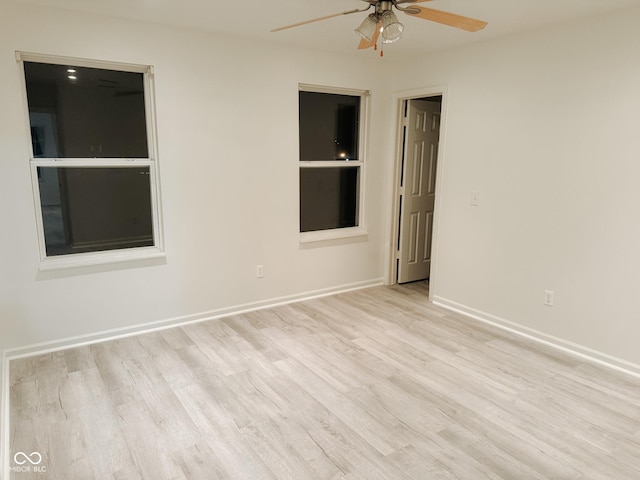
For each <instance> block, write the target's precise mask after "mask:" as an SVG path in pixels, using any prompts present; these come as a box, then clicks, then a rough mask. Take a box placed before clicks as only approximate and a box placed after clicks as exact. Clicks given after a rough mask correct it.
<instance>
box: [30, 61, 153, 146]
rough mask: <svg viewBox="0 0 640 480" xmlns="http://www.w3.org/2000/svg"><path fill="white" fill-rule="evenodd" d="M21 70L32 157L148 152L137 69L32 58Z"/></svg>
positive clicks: (142, 92) (141, 93) (141, 80)
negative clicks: (43, 61) (50, 63)
mask: <svg viewBox="0 0 640 480" xmlns="http://www.w3.org/2000/svg"><path fill="white" fill-rule="evenodd" d="M68 70H74V72H69V71H68ZM24 71H25V80H26V86H27V101H28V106H29V119H30V123H31V142H32V145H33V156H34V157H46V158H147V157H148V156H149V153H148V148H147V124H146V119H145V118H146V117H145V102H144V76H143V74H142V73H132V72H118V71H113V70H104V69H99V68H86V67H75V66H67V65H49V64H46V63H33V62H25V64H24ZM70 76H73V77H75V79H71V78H69V77H70Z"/></svg>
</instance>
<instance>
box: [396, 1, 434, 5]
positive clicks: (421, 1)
mask: <svg viewBox="0 0 640 480" xmlns="http://www.w3.org/2000/svg"><path fill="white" fill-rule="evenodd" d="M431 1H433V0H397V1H396V3H398V4H399V3H424V2H431Z"/></svg>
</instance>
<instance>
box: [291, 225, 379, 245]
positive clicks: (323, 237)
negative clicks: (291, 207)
mask: <svg viewBox="0 0 640 480" xmlns="http://www.w3.org/2000/svg"><path fill="white" fill-rule="evenodd" d="M368 237H369V234H368V233H367V231H366V230H364V229H362V228H360V227H352V228H336V229H333V230H318V231H316V232H302V233H300V244H301V245H305V246H307V245H313V244H320V245H325V244H338V243H341V242H340V240H351V239H352V240H361V241H366V240H367V239H368Z"/></svg>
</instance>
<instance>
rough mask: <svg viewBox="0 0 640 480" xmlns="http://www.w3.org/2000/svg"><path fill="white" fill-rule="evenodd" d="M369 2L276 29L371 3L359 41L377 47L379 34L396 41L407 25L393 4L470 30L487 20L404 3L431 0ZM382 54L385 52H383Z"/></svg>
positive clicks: (319, 18)
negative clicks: (401, 21)
mask: <svg viewBox="0 0 640 480" xmlns="http://www.w3.org/2000/svg"><path fill="white" fill-rule="evenodd" d="M362 1H363V2H366V3H368V4H369V5H368V6H367V7H365V8H361V9H358V8H355V9H353V10H346V11H344V12H339V13H334V14H331V15H325V16H323V17H318V18H313V19H311V20H305V21H303V22H298V23H292V24H291V25H285V26H283V27H278V28H274V29H273V30H271V31H272V32H279V31H281V30H286V29H288V28H294V27H299V26H301V25H306V24H308V23H314V22H319V21H321V20H327V19H329V18H333V17H338V16H340V15H350V14H352V13H358V12H366V11H367V10H369V9H370V8H371V7H373V8H374V12H373V13H371V14H369V15H368V16H367V17H366V18H365V19H364V21H363V22H362V23H361V24H360V26H359V27H358V28H356V29H355V32H356V33H357V34H358V35H360V37H361V40H360V44H359V45H358V48H359V49H364V48H370V47H373V48H374V49H375V48H377V43H378V37H379V36H380V35H381V36H382V43H394V42H397V41H398V40H400V38H402V32H403V30H404V25H402V23H400V21H398V17H396V15H395V13H393V8H395V9H396V10H398V11H400V12H403V13H406V14H407V15H410V16H412V17H417V18H422V19H424V20H430V21H432V22H436V23H441V24H443V25H448V26H450V27H455V28H460V29H462V30H466V31H468V32H477V31H478V30H482V29H483V28H484V27H485V26H486V25H487V22H484V21H482V20H476V19H475V18H469V17H463V16H461V15H456V14H455V13H449V12H444V11H442V10H434V9H433V8H426V7H419V6H417V5H408V6H406V7H403V6H401V5H402V4H405V3H410V4H415V3H424V2H429V1H431V0H362ZM381 54H382V53H381Z"/></svg>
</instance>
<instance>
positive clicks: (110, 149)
mask: <svg viewBox="0 0 640 480" xmlns="http://www.w3.org/2000/svg"><path fill="white" fill-rule="evenodd" d="M20 61H21V63H22V65H23V68H24V79H25V93H26V100H27V101H26V104H27V107H28V116H29V126H30V131H31V153H32V154H31V158H30V163H31V171H32V176H33V189H34V196H35V203H36V209H37V212H36V213H37V214H36V218H37V219H38V231H39V234H40V249H41V252H40V253H41V268H57V267H64V266H74V265H83V264H94V263H105V262H111V261H116V260H126V259H137V258H145V257H150V256H151V257H152V256H158V255H161V254H162V242H161V231H160V226H159V223H160V222H159V219H160V212H159V202H158V178H157V176H158V174H157V163H156V159H155V155H154V151H155V148H154V141H153V135H152V133H153V131H154V128H153V125H154V123H153V112H152V105H153V102H152V101H151V95H152V92H151V78H150V77H151V74H150V68H149V67H146V66H135V65H121V64H110V63H104V62H92V61H84V60H82V61H81V60H74V59H67V58H60V57H43V56H38V55H31V54H21V55H20Z"/></svg>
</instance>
